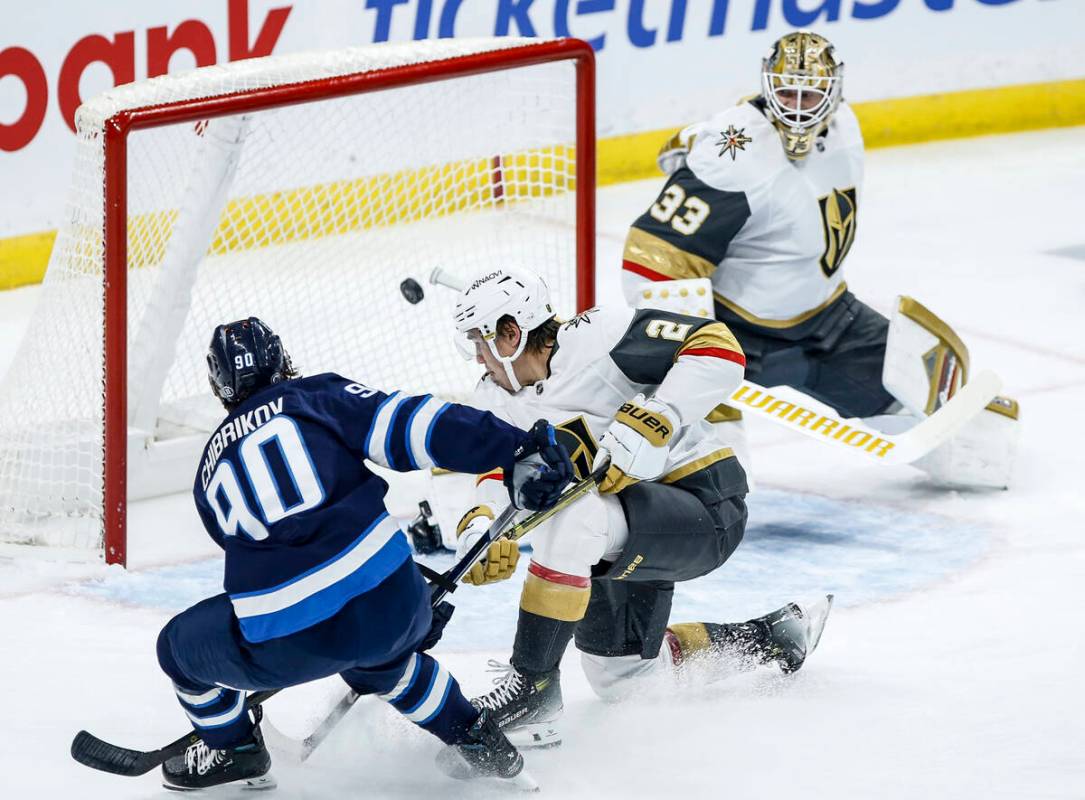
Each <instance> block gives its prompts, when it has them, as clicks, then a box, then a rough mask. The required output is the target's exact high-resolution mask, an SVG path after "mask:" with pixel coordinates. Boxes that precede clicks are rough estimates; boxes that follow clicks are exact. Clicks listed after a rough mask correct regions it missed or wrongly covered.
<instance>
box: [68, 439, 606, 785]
mask: <svg viewBox="0 0 1085 800" xmlns="http://www.w3.org/2000/svg"><path fill="white" fill-rule="evenodd" d="M609 466H610V459H604V462H603V463H602V464H601V465H600V466H599V468H598V469H596V470H595V471H593V472H592V474H591V475H589V476H588V477H587V478H584V479H583V480H581V481H579V482H577V483H575V484H574V485H573V486H572V488H570V489H567V490H566V491H565V492H564V493H563V494H562V495H561V497H560V498H558V501H557V502H556V503H555V504H554V505H553V506H551V507H550V508H548V509H546V510H545V511H536V512H534V513H533V514H531V515H530V516H528V517H526V518H525V519H523V520H521V521H520V522H518V523H516V524H515V525H512V527H509V528H508V529H507V530H506V526H508V525H509V523H511V522H512V520H513V518H514V517H515V516H516V514H517V512H518V511H519V509H517V508H516V507H515V506H514V505H511V504H510V505H509V506H508V507H507V508H506V509H505V510H504V511H503V512H501V514H499V515H498V517H497V519H495V520H494V521H493V523H492V524H491V525H490V527H489V528H487V530H486V533H485V535H483V536H482V537H480V539H479V540H478V541H477V542H476V543H475V545H474V546H473V547H472V548H471V549H470V550H469V551H468V552H467V553H466V554H465V555H464V557H463V558H461V559H460V560H459V561H457V562H456V564H455V565H454V566H453V567H452V568H451V569H449V570H448V571H447V572H444V573H442V574H441V575H440V576H439V578H438V579H437V580H435V581H434V590H433V596H432V600H431V603H432V605H433V606H434V607H436V606H437V604H438V603H440V602H441V601H442V600H443V599H444V598H445V597H446V596H447V595H448V594H449V593H450V592H452V591H455V586H456V584H457V583H458V582H459V580H460V579H461V578H462V577H463V576H464V575H466V574H467V573H468V571H470V569H471V567H473V566H474V565H475V562H476V561H477V560H478V559H479V558H480V557H481V556H482V553H483V551H485V549H486V548H487V547H488V546H489V544H490V542H492V541H493V540H494V539H496V538H497V537H499V536H507V537H509V538H511V539H513V540H516V539H519V538H521V537H522V536H524V535H526V534H527V533H528V532H529V531H531V530H533V529H534V528H536V527H538V526H539V525H541V524H542V523H543V522H545V521H546V520H548V519H550V517H552V516H553V515H554V514H556V513H557V512H558V511H560V510H561V509H563V508H565V507H566V506H568V505H569V504H570V503H572V502H574V501H575V500H577V499H579V498H581V497H583V496H584V495H585V494H587V493H588V492H590V491H591V490H592V489H594V488H595V486H596V485H597V484H598V482H599V481H600V480H602V479H603V476H604V475H606V471H607V468H608V467H609ZM280 691H281V690H280V689H269V690H265V691H259V692H254V693H252V694H250V695H249V696H248V697H247V698H246V699H245V708H246V709H248V710H250V711H252V712H253V714H254V716H255V717H256V720H257V721H258V722H259V721H260V717H261V715H262V709H261V706H262V705H263V703H265V702H266V701H267V700H269V699H271V698H272V697H274V696H275V695H276V694H278V693H279V692H280ZM358 697H359V695H358V694H357V693H356V692H354V691H353V690H350V691H348V692H347V693H346V694H345V695H344V696H343V697H341V698H340V699H339V701H338V702H337V703H336V704H335V706H333V707H332V709H331V711H330V712H329V713H328V715H327V716H326V717H325V718H324V719H323V720H322V721H321V722H320V724H319V725H318V726H317V727H316V730H314V731H313V733H311V734H310V735H309V736H307V737H306V738H305V739H304V740H303V741H302V742H300V743H298V744H297V745H294V746H291V745H289V744H288V743H285V744H284V746H283V747H282V749H283V750H285V751H287V752H290V753H291V754H292V755H294V756H295V757H296V758H297V759H298V760H299V761H304V760H305V759H306V758H308V757H309V755H310V754H311V753H312V752H313V750H315V749H316V748H317V747H318V746H319V745H320V743H321V742H323V741H324V739H326V738H327V736H328V734H329V733H331V731H332V730H333V729H334V728H335V726H336V725H337V724H338V723H339V721H340V720H341V719H342V718H343V717H344V716H345V715H346V713H347V711H349V710H350V707H351V706H353V705H354V703H355V702H356V701H357V700H358ZM265 724H267V725H268V727H269V728H271V727H272V726H271V725H270V722H267V723H265ZM199 738H200V735H199V734H198V733H197V732H196V731H189V732H188V733H186V734H185V735H184V736H182V737H180V738H179V739H176V740H174V741H172V742H170V743H169V744H167V745H164V746H163V747H160V748H158V749H157V750H132V749H129V748H127V747H121V746H119V745H115V744H111V743H109V742H106V741H103V740H102V739H99V738H98V737H97V736H95V735H94V734H92V733H88V732H87V731H79V733H77V734H76V735H75V738H74V739H72V747H71V754H72V758H74V759H75V760H76V761H78V762H79V763H80V764H84V765H86V766H88V767H91V768H92V769H96V770H100V771H102V772H110V773H112V774H114V775H124V776H128V777H137V776H139V775H144V774H146V773H148V772H150V771H151V770H152V769H154V768H155V767H157V766H160V765H162V764H163V763H165V762H166V761H167V760H169V759H171V758H173V757H174V756H179V755H181V754H182V753H184V752H185V750H187V749H188V748H189V747H190V746H191V745H192V744H194V743H195V742H196V741H197V740H198V739H199ZM272 739H273V740H286V739H287V737H285V736H283V735H282V734H280V733H278V731H275V733H273V734H272Z"/></svg>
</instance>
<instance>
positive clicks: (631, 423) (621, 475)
mask: <svg viewBox="0 0 1085 800" xmlns="http://www.w3.org/2000/svg"><path fill="white" fill-rule="evenodd" d="M678 419H679V417H678V414H677V413H676V412H675V411H674V409H672V408H670V406H668V405H667V404H666V403H662V402H660V401H659V400H656V399H654V398H653V399H647V398H645V397H644V395H641V394H639V395H637V396H636V397H634V398H633V399H632V400H631V401H629V402H628V403H624V404H623V405H622V407H621V408H619V409H618V413H617V414H615V415H614V422H612V423H611V425H610V427H609V428H607V432H606V434H605V435H604V436H603V439H602V441H600V442H599V449H600V452H603V451H606V452H609V453H610V469H609V470H607V475H606V477H605V478H604V479H603V481H602V482H601V483H600V484H599V491H600V492H603V493H613V492H620V491H622V489H625V488H626V487H628V486H632V485H633V484H634V483H636V482H637V481H651V480H655V479H656V478H658V477H660V476H661V475H662V474H663V470H664V469H665V468H666V466H667V456H668V454H669V452H670V451H669V447H668V445H669V444H670V441H671V436H672V435H673V434H674V431H675V427H676V421H677V420H678Z"/></svg>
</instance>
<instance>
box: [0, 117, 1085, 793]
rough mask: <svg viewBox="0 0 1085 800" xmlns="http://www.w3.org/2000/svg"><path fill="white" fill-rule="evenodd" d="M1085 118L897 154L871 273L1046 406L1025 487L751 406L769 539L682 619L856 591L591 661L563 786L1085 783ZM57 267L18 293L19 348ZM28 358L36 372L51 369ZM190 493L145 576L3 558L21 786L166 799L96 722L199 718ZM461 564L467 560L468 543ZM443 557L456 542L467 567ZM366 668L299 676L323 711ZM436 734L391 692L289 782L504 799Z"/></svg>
mask: <svg viewBox="0 0 1085 800" xmlns="http://www.w3.org/2000/svg"><path fill="white" fill-rule="evenodd" d="M1083 153H1085V128H1076V129H1066V130H1061V131H1051V132H1041V133H1030V134H1020V135H1014V136H1000V137H989V138H984V139H976V140H969V141H959V142H949V143H941V144H932V145H923V146H914V147H906V148H897V149H892V150H882V151H875V152H872V153H871V154H870V156H869V158H868V175H867V181H866V193H865V196H864V198H863V208H862V210H861V215H860V217H861V223H860V226H859V233H858V236H857V239H856V243H855V246H854V248H853V251H852V254H851V255H850V256H849V259H848V267H847V269H848V273H849V274H848V280H849V284H850V286H851V287H852V288H853V290H854V291H855V292H856V293H857V294H858V295H859V297H861V298H862V299H864V300H866V301H867V302H868V303H870V304H871V305H873V306H874V307H876V308H878V309H880V310H882V311H883V312H884V311H886V310H888V308H889V307H890V304H891V303H892V300H893V297H894V295H896V294H897V293H906V294H911V295H913V296H915V297H917V298H918V299H920V300H922V301H923V302H924V303H925V304H926V305H928V306H929V307H931V308H932V309H934V310H935V311H936V312H937V313H939V314H940V315H942V316H943V317H944V318H946V319H947V320H948V321H950V322H951V323H953V324H954V325H955V326H956V327H957V329H958V331H959V332H961V334H962V335H963V336H964V338H965V340H966V342H967V343H968V345H969V347H970V349H971V351H972V356H973V362H974V363H975V364H976V365H977V366H982V367H989V368H992V369H995V370H996V371H997V372H999V373H1000V374H1001V375H1002V377H1003V379H1004V382H1005V387H1006V388H1005V390H1006V392H1007V393H1009V394H1011V395H1013V396H1015V397H1017V398H1018V399H1019V400H1020V401H1021V403H1022V408H1023V425H1024V436H1023V438H1022V447H1021V456H1020V465H1019V470H1018V476H1017V480H1016V485H1015V486H1014V488H1013V489H1012V490H1011V491H1008V492H975V493H966V492H945V491H941V490H939V489H937V488H935V487H933V486H931V485H930V484H929V483H928V482H927V481H926V480H925V479H924V478H923V476H922V475H921V474H919V473H917V472H915V471H913V470H911V469H909V468H907V467H896V468H884V469H875V468H873V467H871V466H869V465H868V464H866V462H864V461H861V460H859V459H856V458H854V457H851V456H850V454H848V453H837V452H834V451H832V450H831V449H830V448H826V447H824V446H821V445H819V444H818V443H816V442H812V441H808V440H806V439H802V438H798V437H795V436H794V435H792V434H790V433H788V432H787V431H782V430H780V429H779V428H777V427H775V426H767V425H764V424H758V421H757V420H753V421H752V424H751V428H750V434H751V442H752V444H753V447H754V450H755V458H756V464H755V465H756V468H757V477H758V480H759V490H758V491H757V492H756V493H755V494H753V495H751V497H750V507H751V523H750V529H749V535H748V539H747V541H746V542H745V543H744V544H743V545H742V547H740V549H739V550H738V552H737V553H736V555H735V556H734V558H733V559H732V561H731V562H729V563H728V564H727V565H725V566H724V567H723V568H722V569H721V570H719V571H718V572H716V573H715V574H713V575H711V576H709V577H707V578H704V579H702V580H700V581H697V582H694V583H691V584H688V585H685V586H682V587H680V589H679V591H678V593H677V596H676V601H675V613H674V618H675V619H676V620H677V619H691V618H703V619H716V620H724V619H732V620H733V619H740V618H744V617H748V616H751V615H754V614H760V613H763V612H764V611H767V610H770V608H772V607H775V606H776V605H778V604H780V603H782V602H784V601H787V600H791V599H795V598H796V597H805V596H808V595H810V594H811V593H817V592H824V591H832V592H835V593H836V595H837V605H836V607H835V609H834V611H833V614H832V616H831V617H830V619H829V624H828V626H827V628H826V630H825V635H824V638H823V639H822V642H821V647H820V649H819V650H818V652H817V653H816V654H815V655H814V656H813V657H812V658H811V659H810V660H809V661H808V662H807V665H806V666H805V667H804V668H803V670H802V671H801V672H799V673H798V674H796V675H794V676H790V677H786V678H785V677H783V676H780V675H779V674H778V673H777V672H774V671H772V670H768V669H764V670H759V671H756V672H754V673H751V674H747V675H745V676H742V677H741V678H738V679H735V680H731V681H728V682H724V683H717V684H713V685H711V686H703V685H692V686H683V687H679V688H676V689H674V690H673V691H669V692H667V693H666V694H664V693H661V692H658V691H654V692H650V693H648V694H647V695H646V696H645V697H642V698H641V699H640V700H639V702H638V701H631V702H626V703H624V704H621V705H604V704H603V703H601V702H600V701H598V700H597V699H596V698H595V697H594V696H593V695H592V693H591V691H590V689H589V688H588V687H587V684H586V683H585V681H584V678H583V676H582V674H581V672H580V668H579V664H578V663H577V658H576V656H575V654H570V655H569V656H568V657H567V658H566V661H565V663H564V679H563V685H564V688H565V701H566V715H565V723H564V726H565V745H564V747H562V748H560V749H558V750H555V751H552V752H545V753H532V754H529V756H528V761H529V765H530V768H531V769H532V771H533V773H534V774H535V776H536V777H537V778H538V779H539V781H540V782H541V783H542V786H543V791H544V792H545V793H547V794H548V795H549V796H551V797H562V798H566V797H570V798H571V797H584V798H588V797H591V798H598V797H615V798H618V797H621V798H639V797H653V798H660V797H695V798H701V797H727V798H735V799H737V798H764V797H783V796H787V797H790V796H796V797H802V798H832V799H833V800H840V799H841V798H860V797H861V798H868V797H879V798H915V797H933V798H962V799H963V798H979V797H985V798H999V797H1004V798H1040V797H1042V798H1072V797H1078V798H1080V797H1082V796H1085V691H1083V689H1082V680H1081V664H1082V663H1085V633H1083V631H1085V627H1083V625H1082V622H1081V610H1082V608H1083V606H1085V543H1083V541H1082V540H1083V535H1085V523H1083V522H1082V519H1083V516H1085V492H1083V485H1085V456H1083V452H1085V448H1083V446H1082V442H1083V441H1085V436H1083V435H1082V433H1081V429H1080V428H1081V426H1080V423H1079V422H1078V417H1079V416H1080V415H1079V409H1080V408H1081V405H1082V403H1083V401H1085V346H1083V344H1082V342H1083V341H1085V319H1083V316H1082V308H1083V303H1085V255H1083V253H1085V229H1083V228H1082V224H1081V215H1082V208H1083V201H1082V199H1081V192H1082V187H1083V186H1085V156H1083V155H1082V154H1083ZM657 188H658V187H657V182H645V183H637V184H627V185H624V186H619V187H613V188H608V189H605V190H602V191H601V192H600V198H599V213H600V236H599V264H600V267H599V269H600V285H601V292H600V296H601V297H602V298H605V299H609V300H614V299H616V297H617V294H616V293H617V285H618V275H617V268H618V264H619V260H620V252H621V242H622V239H623V238H624V232H625V227H626V225H627V224H628V222H629V221H630V220H631V219H632V218H633V217H634V216H636V215H637V214H638V213H640V211H641V210H642V209H643V208H644V207H645V206H646V204H647V203H649V202H650V201H651V199H652V198H653V197H654V193H655V191H656V189H657ZM34 297H35V291H34V290H33V289H30V290H21V291H16V292H0V370H2V369H3V367H4V365H5V363H6V359H7V358H8V357H9V356H10V351H11V349H13V348H14V345H15V343H16V341H17V337H18V335H19V331H20V329H21V324H22V321H25V318H26V316H27V314H28V310H29V307H30V305H31V304H32V303H33V300H34ZM28 379H31V378H30V377H28ZM190 506H191V504H190V503H189V502H188V500H187V499H186V498H184V497H175V498H165V499H161V500H156V501H151V502H147V503H141V504H137V505H136V506H133V508H132V509H131V539H132V545H131V553H132V569H131V570H129V571H128V572H124V571H122V570H119V569H116V568H105V567H102V566H100V565H97V564H93V563H91V564H87V563H79V562H65V563H55V562H51V561H45V560H42V559H41V558H37V557H29V558H28V557H25V556H24V557H19V558H16V557H12V556H11V555H10V551H8V553H7V554H5V556H4V557H2V558H0V686H3V687H4V688H3V695H2V696H3V699H4V703H3V706H2V708H3V711H4V718H5V720H6V722H5V733H6V734H7V736H6V741H5V746H4V747H3V748H0V796H2V797H4V798H19V799H20V800H21V799H22V798H89V799H90V800H98V799H99V798H102V799H104V798H110V799H111V800H114V799H116V800H121V799H122V798H150V797H161V796H162V795H163V792H162V790H161V789H159V788H158V785H157V781H156V778H155V776H153V775H151V776H146V777H144V778H139V779H124V778H119V777H115V776H110V775H104V774H98V773H94V772H92V771H90V770H87V769H86V768H84V767H82V766H80V765H78V764H76V763H75V762H73V761H72V760H71V759H70V758H69V757H68V754H67V750H68V746H69V744H70V741H71V737H72V736H73V735H74V734H75V732H76V731H77V730H79V729H80V728H84V727H85V728H88V729H89V730H91V731H93V732H94V733H96V734H97V735H99V736H102V737H103V738H107V739H109V740H112V741H117V742H118V743H121V744H125V745H128V746H136V747H152V746H156V745H158V744H161V743H164V742H165V741H168V740H171V739H173V738H174V737H175V736H177V735H178V734H179V732H180V731H181V730H182V729H183V728H184V718H183V716H182V714H181V712H180V710H179V709H178V708H177V706H176V703H175V701H174V700H173V698H172V694H171V692H170V690H169V684H168V681H167V680H166V679H165V677H164V676H162V674H161V673H160V672H159V670H158V668H157V665H156V662H155V657H154V642H155V637H156V635H157V632H158V630H159V628H160V627H161V626H162V625H163V624H164V623H165V622H166V620H168V619H169V617H170V615H171V614H173V613H176V612H177V611H179V610H180V609H181V608H183V607H184V605H185V604H187V603H190V602H192V601H194V600H196V599H197V598H199V597H202V596H203V595H205V594H208V593H212V592H215V591H217V590H218V587H219V579H218V573H217V566H216V562H215V560H214V546H213V545H211V544H210V543H209V542H207V541H206V540H205V539H204V538H203V535H202V534H201V533H200V531H199V529H198V522H197V520H196V517H195V515H194V514H193V513H192V510H191V507H190ZM446 561H447V559H446ZM442 563H444V562H442ZM516 594H517V587H516V586H515V585H513V584H511V583H510V584H506V585H502V586H499V587H493V588H491V589H487V590H474V589H471V588H470V587H468V588H465V589H464V590H462V591H460V592H458V593H457V599H458V601H459V606H460V607H459V610H458V612H457V617H456V618H455V620H454V621H453V623H452V624H451V625H450V627H449V629H448V632H447V635H446V639H445V641H443V642H442V643H441V645H440V647H439V650H438V655H439V657H440V658H441V660H442V661H443V662H444V663H446V664H447V666H449V667H450V669H451V670H452V671H453V672H454V673H455V674H456V675H458V676H459V678H460V680H461V682H462V683H463V684H464V686H465V689H466V690H467V691H469V692H479V691H483V690H485V689H487V688H488V679H489V676H488V675H487V674H486V672H485V663H486V660H487V658H505V657H507V654H508V650H509V644H510V636H511V630H512V626H513V621H514V615H515V606H516ZM339 691H340V689H339V687H338V686H337V685H336V683H335V682H334V680H333V681H325V682H322V683H321V684H318V685H316V686H313V687H306V688H304V689H296V690H291V691H290V692H284V693H283V695H281V696H280V697H279V698H276V699H275V700H273V701H272V703H271V705H270V709H269V711H270V713H271V714H272V715H273V716H274V718H275V719H276V721H277V722H278V724H279V725H280V727H282V728H283V729H284V730H285V731H286V732H289V733H294V734H301V733H302V732H303V731H304V730H305V728H306V725H308V724H311V721H312V720H313V719H315V718H317V717H318V716H319V714H320V713H321V711H322V709H323V707H324V706H323V704H325V703H328V702H330V701H331V699H332V698H334V696H335V694H336V693H337V692H339ZM435 750H436V744H435V742H433V741H431V740H430V739H429V738H427V737H426V736H425V735H423V734H421V733H419V732H418V731H416V730H414V729H413V728H411V726H410V725H409V724H408V723H405V722H404V721H403V720H401V719H399V718H397V717H396V716H395V714H394V713H393V712H391V711H389V710H388V709H387V708H386V707H384V706H381V705H380V704H378V703H377V702H375V701H362V702H360V703H359V704H358V706H357V707H356V708H355V709H354V710H353V711H352V712H351V716H350V717H349V718H348V719H347V720H346V721H345V722H344V723H343V724H342V725H341V727H340V728H339V729H338V730H337V731H336V732H335V733H334V734H333V736H332V737H331V738H330V739H329V740H328V742H327V743H326V744H325V746H324V747H323V748H322V749H321V750H319V751H318V752H317V753H316V754H315V755H314V757H313V758H312V759H311V760H310V761H309V762H308V763H307V764H305V765H304V766H301V767H290V766H288V765H285V764H279V765H277V766H276V772H277V775H278V777H279V781H280V786H281V788H280V790H279V792H278V795H277V796H280V797H288V798H330V797H372V798H379V797H388V798H392V797H395V798H402V797H435V796H440V797H449V798H454V797H491V796H492V797H500V796H504V795H503V793H502V792H500V791H499V790H496V789H493V788H491V787H484V786H464V785H460V784H455V783H453V782H451V781H448V780H446V779H444V778H443V777H441V776H440V775H439V774H437V772H436V771H435V769H433V768H432V766H431V758H432V755H433V753H434V751H435Z"/></svg>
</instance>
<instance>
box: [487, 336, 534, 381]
mask: <svg viewBox="0 0 1085 800" xmlns="http://www.w3.org/2000/svg"><path fill="white" fill-rule="evenodd" d="M495 342H496V339H490V340H489V341H488V342H486V345H487V347H489V348H490V352H491V353H493V355H494V358H496V359H497V360H498V361H500V362H501V366H502V367H504V368H505V375H506V376H507V377H508V379H509V384H511V386H512V393H513V394H516V393H517V392H518V391H520V390H521V389H523V388H524V387H523V386H522V385H521V384H520V381H518V380H517V379H516V371H515V370H514V369H513V368H512V364H513V362H514V361H516V359H518V358H519V357H520V356H521V355H522V354H523V352H524V348H525V347H527V336H526V335H524V333H523V331H521V332H520V343H519V344H518V345H516V352H515V353H513V354H512V355H511V356H503V355H501V354H500V353H498V352H497V345H496V344H495Z"/></svg>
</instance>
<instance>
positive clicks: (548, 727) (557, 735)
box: [501, 722, 561, 750]
mask: <svg viewBox="0 0 1085 800" xmlns="http://www.w3.org/2000/svg"><path fill="white" fill-rule="evenodd" d="M501 732H502V733H503V734H505V736H506V737H507V738H508V740H509V741H510V742H512V744H513V746H514V747H515V748H516V749H517V750H545V749H548V748H551V747H560V746H561V732H560V731H558V728H557V725H555V724H554V723H552V722H536V723H532V724H529V725H520V726H517V727H515V728H502V730H501Z"/></svg>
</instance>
